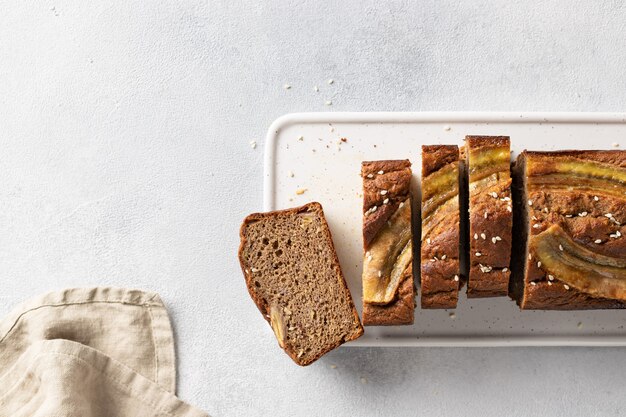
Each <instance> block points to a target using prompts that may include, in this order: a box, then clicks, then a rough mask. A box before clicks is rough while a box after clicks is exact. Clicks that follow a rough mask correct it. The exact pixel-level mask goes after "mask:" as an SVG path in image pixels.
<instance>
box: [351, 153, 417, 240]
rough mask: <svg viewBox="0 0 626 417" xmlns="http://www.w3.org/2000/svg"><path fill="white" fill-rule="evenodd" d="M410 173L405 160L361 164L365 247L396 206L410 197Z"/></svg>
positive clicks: (408, 163) (409, 165)
mask: <svg viewBox="0 0 626 417" xmlns="http://www.w3.org/2000/svg"><path fill="white" fill-rule="evenodd" d="M381 172H382V174H381ZM411 175H412V174H411V162H409V160H408V159H405V160H397V161H396V160H387V161H365V162H363V163H362V164H361V177H362V178H363V213H364V214H363V246H364V247H366V246H369V244H370V243H371V242H372V240H373V239H374V236H376V235H377V234H378V232H379V231H380V229H381V228H382V227H383V226H384V225H385V223H387V220H389V218H390V217H391V216H392V215H393V213H395V212H396V210H397V209H398V205H399V204H400V203H401V202H402V201H404V200H406V199H407V198H408V197H409V193H410V189H409V187H410V184H411ZM381 192H385V193H384V194H381ZM385 200H387V202H386V203H385Z"/></svg>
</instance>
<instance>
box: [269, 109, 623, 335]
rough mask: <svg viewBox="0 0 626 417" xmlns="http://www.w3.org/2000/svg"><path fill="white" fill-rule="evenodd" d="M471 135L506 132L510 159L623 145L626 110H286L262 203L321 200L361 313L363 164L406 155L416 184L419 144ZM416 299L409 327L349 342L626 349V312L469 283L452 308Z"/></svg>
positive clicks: (272, 136) (273, 142)
mask: <svg viewBox="0 0 626 417" xmlns="http://www.w3.org/2000/svg"><path fill="white" fill-rule="evenodd" d="M468 134H472V135H508V136H510V137H511V145H512V150H513V151H514V152H513V155H512V157H513V158H514V157H516V155H517V153H518V152H520V151H522V150H524V149H529V150H557V149H615V147H616V146H619V147H620V148H623V147H624V146H626V114H624V113H619V114H616V113H611V114H607V113H467V112H463V113H300V114H288V115H286V116H283V117H281V118H279V119H278V120H276V121H275V122H274V123H273V124H272V125H271V127H270V129H269V132H268V134H267V140H266V143H265V172H264V209H265V210H276V209H283V208H288V207H293V206H298V205H301V204H304V203H306V202H309V201H319V202H320V203H322V205H323V206H324V211H325V213H326V216H327V219H328V222H329V224H330V228H331V231H332V234H333V239H334V242H335V247H336V249H337V252H338V255H339V260H340V262H341V267H342V269H343V272H344V274H345V276H346V279H347V281H348V285H349V287H350V290H351V292H352V296H353V297H354V301H355V303H356V305H357V309H359V313H360V310H361V268H362V262H361V257H362V238H361V216H362V210H361V206H362V194H361V177H360V170H361V161H364V160H377V159H405V158H408V159H410V160H411V162H412V163H413V172H414V186H416V185H417V183H418V178H419V173H420V171H421V156H420V149H421V145H423V144H457V145H461V144H462V142H463V138H464V137H465V135H468ZM342 138H344V139H345V142H343V141H342ZM303 189H306V191H305V192H304V193H302V194H298V193H297V192H296V191H297V190H303ZM419 300H420V299H419V289H418V297H417V309H416V311H415V324H414V325H413V326H391V327H366V329H365V334H364V335H363V337H361V338H360V339H358V340H356V341H354V342H351V343H350V344H349V345H350V346H555V345H571V346H626V329H625V328H624V325H625V324H626V311H620V310H604V311H602V310H600V311H569V312H560V311H520V310H519V308H518V307H517V305H516V304H515V302H513V301H512V300H510V299H508V298H504V297H502V298H491V299H471V300H468V299H467V298H466V297H465V289H463V290H462V295H461V296H460V298H459V303H458V308H457V309H455V310H422V309H421V308H420V307H419V304H420V301H419Z"/></svg>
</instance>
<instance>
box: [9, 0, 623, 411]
mask: <svg viewBox="0 0 626 417" xmlns="http://www.w3.org/2000/svg"><path fill="white" fill-rule="evenodd" d="M88 3H89V4H88ZM333 3H334V2H333ZM336 3H342V5H340V6H335V5H329V4H326V5H324V4H321V2H318V1H315V0H304V1H292V2H287V1H281V2H278V1H275V2H263V1H260V2H259V1H248V2H236V1H206V0H204V1H185V0H181V1H172V2H157V1H145V0H144V1H128V0H115V1H110V2H108V1H107V2H84V1H73V2H72V1H21V2H11V3H5V4H3V5H2V7H1V8H0V145H1V146H0V284H1V290H0V313H5V312H7V311H8V310H10V309H11V308H12V306H13V305H14V304H15V303H17V302H18V301H21V300H23V299H25V298H28V297H30V296H32V295H35V294H38V293H41V292H44V291H47V290H51V289H60V288H64V287H69V286H88V285H117V286H129V287H140V288H144V289H150V290H154V291H157V292H159V293H160V294H161V295H162V297H163V299H164V301H165V302H166V303H167V304H168V306H169V309H170V311H171V315H172V319H173V322H174V325H175V327H176V333H177V336H178V356H179V371H180V372H179V394H180V396H181V397H182V398H183V399H185V400H187V401H189V402H191V403H193V404H195V405H197V406H199V407H201V408H204V409H205V410H206V411H208V412H209V413H211V414H212V415H215V416H270V415H280V416H282V415H285V416H318V415H320V416H321V415H328V416H375V415H424V416H437V415H451V416H459V415H469V414H471V415H477V416H481V417H486V416H503V415H507V416H526V415H532V414H537V415H538V414H542V415H555V416H567V417H573V416H601V415H602V416H605V415H616V416H617V415H624V413H626V384H625V383H624V382H625V380H624V368H625V367H626V349H624V348H616V349H589V348H585V349H582V348H580V349H578V348H570V349H566V348H551V349H434V348H432V349H342V350H340V351H336V352H333V353H331V354H329V355H327V356H326V357H325V358H323V359H322V360H320V361H319V362H318V363H317V364H315V365H313V366H311V367H308V368H304V369H300V368H298V367H296V366H294V365H293V364H292V363H291V361H290V360H289V359H288V358H287V357H286V356H285V355H284V354H282V353H281V352H280V350H279V349H278V348H277V347H276V342H275V340H274V339H273V337H272V336H271V331H270V329H269V326H267V325H266V324H265V322H264V321H263V320H262V319H261V317H260V315H259V314H258V312H257V310H256V308H255V307H254V305H253V304H252V302H251V301H250V300H249V298H248V295H247V293H246V290H245V287H244V283H243V278H242V276H241V272H240V270H239V266H238V264H237V261H236V256H235V252H236V247H237V245H238V240H239V239H238V235H237V229H238V226H239V222H240V220H241V219H242V218H243V217H244V215H245V214H247V213H248V212H251V211H255V210H258V209H260V207H261V181H262V179H261V171H262V162H261V160H262V148H263V145H262V139H261V138H262V137H263V135H264V133H265V130H266V128H267V127H268V126H269V124H270V122H271V121H272V120H274V119H275V118H276V117H278V116H280V115H282V114H284V113H287V112H294V111H334V110H355V111H367V110H526V111H532V110H545V111H557V110H573V111H624V104H625V102H626V76H625V75H624V74H625V68H626V52H625V49H624V45H625V43H626V27H625V22H626V7H625V6H624V5H623V2H621V1H617V0H615V1H594V2H590V1H588V0H585V1H575V2H569V1H535V2H530V1H528V2H526V1H524V2H510V1H506V2H504V1H503V2H495V1H458V0H456V1H439V0H432V1H412V2H409V1H404V2H400V1H398V2H381V1H375V0H372V1H358V0H350V1H342V2H336ZM329 78H333V79H334V80H335V84H334V85H332V86H329V85H328V84H326V82H325V80H327V79H329ZM285 83H289V84H291V85H292V86H293V87H292V88H291V89H290V90H285V89H284V88H283V84H285ZM314 85H319V87H320V92H319V93H315V92H314V91H313V86H314ZM326 100H332V103H333V104H332V106H325V105H324V102H325V101H326ZM253 139H256V140H257V141H258V142H259V146H258V147H257V148H256V149H254V150H253V149H252V148H251V147H250V146H249V144H248V143H249V141H251V140H253ZM332 364H335V365H336V366H337V367H336V368H332V367H331V365H332Z"/></svg>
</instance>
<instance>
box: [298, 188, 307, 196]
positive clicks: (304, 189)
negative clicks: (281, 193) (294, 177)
mask: <svg viewBox="0 0 626 417" xmlns="http://www.w3.org/2000/svg"><path fill="white" fill-rule="evenodd" d="M306 191H307V189H306V188H298V189H297V190H296V194H298V195H302V194H304V193H306Z"/></svg>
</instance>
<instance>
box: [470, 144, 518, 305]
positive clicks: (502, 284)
mask: <svg viewBox="0 0 626 417" xmlns="http://www.w3.org/2000/svg"><path fill="white" fill-rule="evenodd" d="M465 146H466V157H467V161H466V164H467V168H468V172H469V174H468V175H469V188H470V191H469V210H470V214H469V229H470V230H469V280H468V285H467V296H468V298H482V297H499V296H505V295H507V294H508V287H509V278H510V262H511V244H512V226H513V213H512V202H511V175H510V156H509V155H510V154H509V151H510V139H509V137H508V136H466V138H465ZM498 149H499V150H500V151H501V153H502V154H503V155H504V154H505V155H506V156H503V157H502V160H497V161H494V163H493V164H492V165H490V166H488V167H486V168H484V169H483V170H482V171H486V173H485V174H484V173H482V172H481V170H480V167H476V166H475V165H474V164H473V163H472V159H473V156H476V155H480V154H481V153H483V155H484V153H485V152H489V151H493V150H498ZM487 177H489V178H494V179H495V180H494V181H487V182H482V181H485V179H486V178H487ZM481 180H482V181H481ZM493 239H496V240H495V241H494V240H493ZM494 242H495V243H494Z"/></svg>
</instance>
